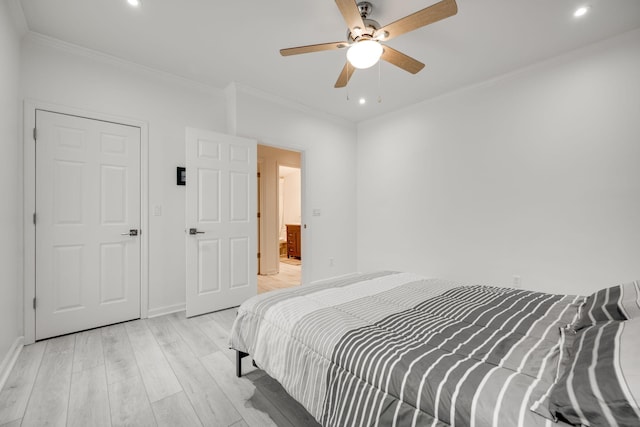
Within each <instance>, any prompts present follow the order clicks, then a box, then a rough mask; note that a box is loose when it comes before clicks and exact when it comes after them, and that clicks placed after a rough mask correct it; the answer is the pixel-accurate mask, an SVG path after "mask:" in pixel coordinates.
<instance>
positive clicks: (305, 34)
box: [21, 0, 640, 121]
mask: <svg viewBox="0 0 640 427" xmlns="http://www.w3.org/2000/svg"><path fill="white" fill-rule="evenodd" d="M142 1H143V6H142V8H140V9H133V8H131V7H130V6H128V4H127V2H126V0H91V1H87V0H55V1H51V0H21V4H22V8H23V10H24V14H25V17H26V21H27V25H28V27H29V29H30V30H31V31H34V32H37V33H41V34H44V35H47V36H50V37H53V38H56V39H60V40H63V41H65V42H69V43H73V44H76V45H80V46H83V47H86V48H90V49H94V50H97V51H100V52H103V53H106V54H109V55H113V56H116V57H119V58H122V59H125V60H128V61H131V62H135V63H138V64H142V65H145V66H147V67H152V68H155V69H158V70H162V71H165V72H169V73H172V74H176V75H178V76H181V77H185V78H188V79H191V80H195V81H198V82H201V83H204V84H207V85H211V86H214V87H217V88H221V89H222V88H224V87H226V86H227V85H228V84H229V83H231V82H234V81H235V82H237V83H240V84H243V85H247V86H250V87H253V88H256V89H260V90H262V91H265V92H269V93H272V94H274V95H278V96H281V97H284V98H287V99H290V100H293V101H296V102H298V103H300V104H304V105H306V106H309V107H312V108H314V109H317V110H320V111H323V112H326V113H330V114H333V115H337V116H340V117H343V118H345V119H347V120H351V121H359V120H363V119H366V118H370V117H372V116H375V115H379V114H383V113H386V112H389V111H393V110H396V109H398V108H401V107H404V106H407V105H410V104H413V103H416V102H418V101H421V100H424V99H428V98H431V97H434V96H437V95H439V94H443V93H446V92H449V91H452V90H455V89H457V88H460V87H463V86H468V85H471V84H474V83H478V82H481V81H485V80H487V79H490V78H492V77H495V76H498V75H501V74H504V73H508V72H510V71H513V70H516V69H519V68H522V67H524V66H527V65H529V64H533V63H535V62H538V61H540V60H543V59H545V58H549V57H553V56H556V55H558V54H561V53H563V52H566V51H569V50H572V49H576V48H579V47H581V46H585V45H587V44H590V43H593V42H596V41H598V40H602V39H605V38H609V37H612V36H614V35H617V34H621V33H623V32H627V31H630V30H632V29H635V28H639V27H640V0H529V1H524V0H458V14H457V15H455V16H453V17H451V18H448V19H445V20H443V21H440V22H437V23H435V24H432V25H429V26H427V27H424V28H420V29H418V30H416V31H413V32H411V33H408V34H405V35H402V36H400V37H398V38H396V39H393V40H391V41H389V45H390V46H391V47H394V48H395V49H398V50H400V51H402V52H404V53H406V54H408V55H410V56H413V57H414V58H416V59H418V60H419V61H422V62H424V63H425V64H426V67H425V69H424V70H423V71H422V72H420V73H419V74H417V75H411V74H409V73H407V72H405V71H402V70H400V69H398V68H396V67H394V66H393V65H390V64H388V63H382V65H381V67H380V69H378V67H377V66H375V67H373V68H371V69H369V70H358V71H357V72H356V74H355V75H354V77H353V78H352V79H351V83H350V84H349V89H348V90H349V95H350V99H351V100H350V101H347V99H346V98H347V92H346V91H345V90H344V89H334V88H333V85H334V83H335V81H336V79H337V76H338V73H339V72H340V70H341V69H342V66H343V65H344V63H345V51H344V50H339V51H328V52H319V53H311V54H305V55H299V56H292V57H286V58H285V57H281V56H280V54H279V49H281V48H285V47H293V46H299V45H306V44H316V43H324V42H336V41H342V40H344V39H345V37H346V25H345V23H344V21H343V19H342V16H341V15H340V13H339V11H338V8H337V7H336V5H335V2H334V1H333V0H297V1H294V0H270V1H257V0H248V1H238V0H235V1H224V2H223V1H220V0H218V1H215V0H142ZM370 2H371V3H373V5H374V11H373V14H372V15H371V18H372V19H375V20H377V21H378V22H379V23H380V24H382V25H385V24H388V23H390V22H392V21H395V20H397V19H399V18H401V17H403V16H405V15H408V14H410V13H413V12H415V11H417V10H420V9H422V8H424V7H427V6H429V5H430V4H433V3H435V0H410V1H397V0H395V1H394V0H370ZM585 3H587V4H590V5H591V12H590V13H589V14H587V15H586V16H585V17H583V18H581V19H576V18H573V16H572V13H573V11H574V10H575V9H576V8H577V7H578V6H579V5H581V4H585ZM379 71H380V74H381V79H380V82H381V91H380V90H379V88H378V87H379V85H378V72H379ZM379 94H382V103H377V102H376V100H377V98H378V95H379ZM360 97H365V98H366V99H367V101H368V102H367V104H365V105H359V103H358V102H357V101H358V99H359V98H360Z"/></svg>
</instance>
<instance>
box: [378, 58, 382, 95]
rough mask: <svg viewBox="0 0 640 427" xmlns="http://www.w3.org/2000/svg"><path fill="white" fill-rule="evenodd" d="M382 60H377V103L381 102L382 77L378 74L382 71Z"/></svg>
mask: <svg viewBox="0 0 640 427" xmlns="http://www.w3.org/2000/svg"><path fill="white" fill-rule="evenodd" d="M381 69H382V61H378V104H380V103H381V102H382V79H381V78H380V75H381V73H382V71H381Z"/></svg>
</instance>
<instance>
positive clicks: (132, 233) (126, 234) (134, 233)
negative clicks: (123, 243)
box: [120, 229, 138, 237]
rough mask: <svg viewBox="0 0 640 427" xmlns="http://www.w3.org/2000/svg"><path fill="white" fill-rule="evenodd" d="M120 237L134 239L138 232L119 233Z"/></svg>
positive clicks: (133, 230)
mask: <svg viewBox="0 0 640 427" xmlns="http://www.w3.org/2000/svg"><path fill="white" fill-rule="evenodd" d="M120 235H121V236H132V237H135V236H137V235H138V230H136V229H131V230H129V231H128V232H127V233H120Z"/></svg>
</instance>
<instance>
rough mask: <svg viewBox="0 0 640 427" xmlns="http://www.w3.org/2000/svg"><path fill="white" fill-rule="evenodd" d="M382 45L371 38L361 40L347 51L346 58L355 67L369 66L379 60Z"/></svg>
mask: <svg viewBox="0 0 640 427" xmlns="http://www.w3.org/2000/svg"><path fill="white" fill-rule="evenodd" d="M381 55H382V45H381V44H380V43H378V42H377V41H373V40H362V41H359V42H357V43H356V44H354V45H353V46H351V47H350V48H349V50H348V51H347V59H348V60H349V62H350V63H351V65H353V66H354V67H355V68H360V69H364V68H369V67H372V66H373V65H375V64H376V62H378V61H379V60H380V56H381Z"/></svg>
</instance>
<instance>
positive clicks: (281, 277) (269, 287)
mask: <svg viewBox="0 0 640 427" xmlns="http://www.w3.org/2000/svg"><path fill="white" fill-rule="evenodd" d="M301 275H302V267H301V266H300V265H291V264H286V263H284V262H281V263H280V272H279V273H278V274H274V275H271V276H261V275H258V293H259V294H261V293H263V292H269V291H275V290H276V289H284V288H290V287H292V286H298V285H300V283H301Z"/></svg>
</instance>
